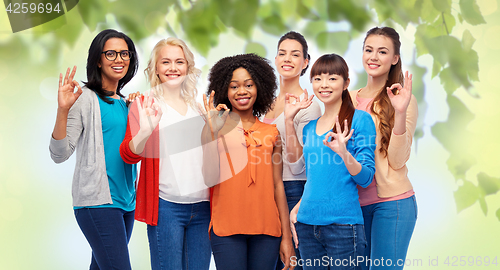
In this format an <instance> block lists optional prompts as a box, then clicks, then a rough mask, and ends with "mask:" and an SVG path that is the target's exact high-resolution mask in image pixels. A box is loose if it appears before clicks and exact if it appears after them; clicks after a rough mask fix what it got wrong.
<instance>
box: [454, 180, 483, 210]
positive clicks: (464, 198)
mask: <svg viewBox="0 0 500 270" xmlns="http://www.w3.org/2000/svg"><path fill="white" fill-rule="evenodd" d="M453 196H454V197H455V203H456V205H457V212H458V213H460V212H461V211H462V210H464V209H465V208H467V207H470V206H472V205H473V204H474V203H475V202H476V201H477V200H478V199H479V192H478V189H477V187H476V186H474V184H472V183H471V182H469V181H467V180H464V184H463V185H462V186H461V187H459V188H458V190H457V191H455V192H454V193H453Z"/></svg>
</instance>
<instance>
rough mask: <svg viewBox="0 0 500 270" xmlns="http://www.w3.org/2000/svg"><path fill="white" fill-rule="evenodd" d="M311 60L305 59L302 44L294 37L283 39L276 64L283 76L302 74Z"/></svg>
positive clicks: (275, 60)
mask: <svg viewBox="0 0 500 270" xmlns="http://www.w3.org/2000/svg"><path fill="white" fill-rule="evenodd" d="M308 63H309V60H307V59H304V54H303V48H302V45H301V44H300V43H299V42H298V41H296V40H293V39H285V40H283V41H282V42H281V43H280V45H279V48H278V55H276V57H275V58H274V64H275V65H276V69H277V70H278V73H279V74H280V76H281V77H283V78H293V77H296V76H300V73H301V72H302V69H304V68H305V67H307V64H308Z"/></svg>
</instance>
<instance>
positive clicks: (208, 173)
mask: <svg viewBox="0 0 500 270" xmlns="http://www.w3.org/2000/svg"><path fill="white" fill-rule="evenodd" d="M212 138H213V139H212ZM216 138H217V133H214V134H212V132H210V128H209V127H208V126H205V127H204V128H203V132H202V137H201V145H202V148H203V168H202V173H203V179H204V180H205V185H207V186H208V187H213V186H215V185H217V184H218V183H219V178H220V157H219V149H218V148H217V140H216Z"/></svg>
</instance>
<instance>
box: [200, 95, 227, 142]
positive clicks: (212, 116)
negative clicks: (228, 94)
mask: <svg viewBox="0 0 500 270" xmlns="http://www.w3.org/2000/svg"><path fill="white" fill-rule="evenodd" d="M214 95H215V92H214V91H212V92H211V93H210V97H209V99H208V103H207V95H206V94H203V105H204V107H205V108H204V109H205V112H206V113H207V114H206V117H205V121H206V122H207V123H208V125H209V126H210V132H211V133H212V140H214V139H215V133H217V132H219V130H221V129H222V127H223V126H224V124H225V123H226V119H227V116H228V115H229V108H228V107H227V106H226V104H218V105H217V107H214ZM222 110H224V112H223V113H222V114H220V112H221V111H222Z"/></svg>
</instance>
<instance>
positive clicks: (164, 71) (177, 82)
mask: <svg viewBox="0 0 500 270" xmlns="http://www.w3.org/2000/svg"><path fill="white" fill-rule="evenodd" d="M187 71H188V62H187V60H186V58H185V56H184V51H183V50H182V48H181V47H179V46H172V45H166V46H164V47H163V48H162V49H161V51H160V53H159V54H158V58H157V60H156V74H157V75H158V77H159V78H160V81H161V82H162V83H163V84H164V85H166V86H168V87H174V88H175V87H180V86H181V84H182V82H184V80H185V79H186V74H187Z"/></svg>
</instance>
